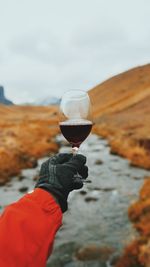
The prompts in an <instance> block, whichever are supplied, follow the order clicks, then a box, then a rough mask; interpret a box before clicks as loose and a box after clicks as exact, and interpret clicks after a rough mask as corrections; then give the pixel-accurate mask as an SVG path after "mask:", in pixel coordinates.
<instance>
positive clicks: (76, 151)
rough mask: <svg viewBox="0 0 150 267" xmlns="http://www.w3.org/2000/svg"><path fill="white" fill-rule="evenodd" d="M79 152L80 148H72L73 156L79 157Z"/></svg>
mask: <svg viewBox="0 0 150 267" xmlns="http://www.w3.org/2000/svg"><path fill="white" fill-rule="evenodd" d="M78 151H79V148H78V147H76V146H75V147H72V154H73V156H75V155H77V154H78Z"/></svg>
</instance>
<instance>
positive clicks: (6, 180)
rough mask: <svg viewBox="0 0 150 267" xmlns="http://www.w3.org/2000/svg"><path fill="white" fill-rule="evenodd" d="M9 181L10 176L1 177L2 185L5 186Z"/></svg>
mask: <svg viewBox="0 0 150 267" xmlns="http://www.w3.org/2000/svg"><path fill="white" fill-rule="evenodd" d="M8 181H9V179H8V178H5V177H1V178H0V186H3V185H5V184H6V183H7V182H8Z"/></svg>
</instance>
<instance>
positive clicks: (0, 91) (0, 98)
mask: <svg viewBox="0 0 150 267" xmlns="http://www.w3.org/2000/svg"><path fill="white" fill-rule="evenodd" d="M0 104H4V105H13V102H12V101H10V100H8V99H7V98H6V97H5V94H4V87H3V86H0Z"/></svg>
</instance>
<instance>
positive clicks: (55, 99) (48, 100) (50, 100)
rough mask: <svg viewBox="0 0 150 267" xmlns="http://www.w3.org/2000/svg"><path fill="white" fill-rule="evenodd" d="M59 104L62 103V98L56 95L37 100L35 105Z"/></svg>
mask: <svg viewBox="0 0 150 267" xmlns="http://www.w3.org/2000/svg"><path fill="white" fill-rule="evenodd" d="M59 104H60V98H58V97H55V96H52V97H47V98H44V99H41V100H39V101H36V102H35V103H34V105H40V106H49V105H59Z"/></svg>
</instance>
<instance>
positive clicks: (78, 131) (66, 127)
mask: <svg viewBox="0 0 150 267" xmlns="http://www.w3.org/2000/svg"><path fill="white" fill-rule="evenodd" d="M92 125H93V124H92V122H91V121H87V120H81V121H80V120H79V121H71V120H70V121H69V120H68V121H64V122H61V123H60V124H59V126H60V130H61V132H62V134H63V136H64V137H65V138H66V139H67V141H68V142H69V143H70V144H71V145H72V147H79V146H80V145H81V143H82V142H83V141H84V140H85V139H86V138H87V136H88V135H89V133H90V132H91V129H92Z"/></svg>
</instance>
